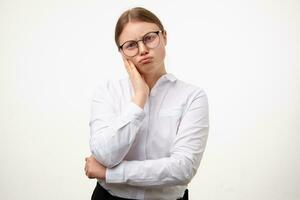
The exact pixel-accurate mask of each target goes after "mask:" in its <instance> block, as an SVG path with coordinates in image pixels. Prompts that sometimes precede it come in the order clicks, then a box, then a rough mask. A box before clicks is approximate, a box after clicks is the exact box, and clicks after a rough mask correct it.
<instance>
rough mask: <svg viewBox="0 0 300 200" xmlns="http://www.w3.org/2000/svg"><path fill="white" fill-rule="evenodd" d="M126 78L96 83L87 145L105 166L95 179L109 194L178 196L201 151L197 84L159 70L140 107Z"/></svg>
mask: <svg viewBox="0 0 300 200" xmlns="http://www.w3.org/2000/svg"><path fill="white" fill-rule="evenodd" d="M133 95H134V90H133V87H132V84H131V81H130V79H129V78H128V77H127V78H123V79H120V80H109V81H106V82H105V83H103V84H102V85H100V86H99V87H97V89H96V90H95V94H94V97H93V100H92V107H91V118H90V122H89V125H90V134H91V137H90V150H91V152H92V154H93V156H94V157H95V158H96V160H98V161H99V162H100V163H102V164H103V165H104V166H106V167H107V170H106V180H101V179H98V182H99V183H100V184H101V185H102V187H104V188H105V189H107V190H108V192H109V193H111V194H112V195H114V196H119V197H123V198H131V199H151V200H154V199H159V200H164V199H166V200H171V199H173V200H175V199H177V198H180V197H182V196H183V194H184V191H185V189H186V188H187V185H188V183H189V182H190V181H191V179H192V178H193V177H194V175H195V174H196V172H197V169H198V167H199V165H200V160H201V158H202V155H203V153H204V149H205V146H206V141H207V137H208V130H209V117H208V101H207V96H206V93H205V92H204V90H203V89H202V88H199V87H197V86H194V85H191V84H188V83H185V82H183V81H181V80H178V79H177V78H176V77H175V76H174V75H173V74H171V73H167V74H164V75H162V76H161V77H160V78H159V79H158V80H157V82H156V83H155V85H154V87H153V88H152V89H151V91H150V94H149V97H148V99H147V101H146V104H145V106H144V108H143V109H142V108H141V107H139V106H138V105H137V104H135V103H133V102H132V97H133Z"/></svg>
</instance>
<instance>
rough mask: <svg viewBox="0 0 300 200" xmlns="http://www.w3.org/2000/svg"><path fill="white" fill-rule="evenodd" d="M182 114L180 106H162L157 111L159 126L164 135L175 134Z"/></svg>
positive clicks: (170, 136) (172, 135)
mask: <svg viewBox="0 0 300 200" xmlns="http://www.w3.org/2000/svg"><path fill="white" fill-rule="evenodd" d="M181 116H182V107H171V108H163V109H161V110H160V111H159V113H158V120H159V125H160V126H159V128H160V130H161V131H162V134H163V135H165V136H166V137H168V138H169V139H170V138H173V137H175V136H176V134H177V130H178V127H179V123H180V120H181Z"/></svg>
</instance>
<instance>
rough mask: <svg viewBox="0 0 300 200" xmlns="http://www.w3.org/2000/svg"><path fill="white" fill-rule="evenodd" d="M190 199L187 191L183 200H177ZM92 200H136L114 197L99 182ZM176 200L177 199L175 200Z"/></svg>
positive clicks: (182, 199) (181, 199)
mask: <svg viewBox="0 0 300 200" xmlns="http://www.w3.org/2000/svg"><path fill="white" fill-rule="evenodd" d="M188 199H189V191H188V189H186V190H185V191H184V195H183V197H182V198H180V199H177V200H188ZM91 200H134V199H126V198H121V197H116V196H112V195H111V194H110V193H109V192H108V191H106V190H105V189H104V188H103V187H102V186H101V185H100V184H99V183H98V182H97V185H96V187H95V189H94V192H93V194H92V198H91ZM174 200H175V199H174Z"/></svg>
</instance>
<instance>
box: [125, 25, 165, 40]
mask: <svg viewBox="0 0 300 200" xmlns="http://www.w3.org/2000/svg"><path fill="white" fill-rule="evenodd" d="M157 30H159V27H158V26H157V25H156V24H154V23H149V22H128V23H127V24H126V25H125V27H124V29H123V31H122V33H121V35H120V37H119V41H120V44H122V43H123V42H125V41H128V40H138V39H140V38H141V37H143V36H144V35H145V34H146V33H148V32H150V31H157Z"/></svg>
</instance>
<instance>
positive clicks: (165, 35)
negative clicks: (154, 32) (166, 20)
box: [163, 30, 167, 46]
mask: <svg viewBox="0 0 300 200" xmlns="http://www.w3.org/2000/svg"><path fill="white" fill-rule="evenodd" d="M163 38H164V40H165V46H166V45H167V31H166V30H164V32H163Z"/></svg>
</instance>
